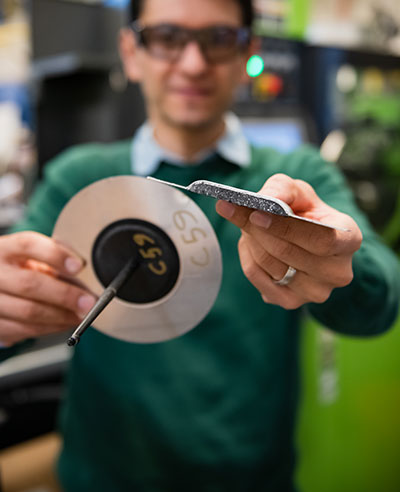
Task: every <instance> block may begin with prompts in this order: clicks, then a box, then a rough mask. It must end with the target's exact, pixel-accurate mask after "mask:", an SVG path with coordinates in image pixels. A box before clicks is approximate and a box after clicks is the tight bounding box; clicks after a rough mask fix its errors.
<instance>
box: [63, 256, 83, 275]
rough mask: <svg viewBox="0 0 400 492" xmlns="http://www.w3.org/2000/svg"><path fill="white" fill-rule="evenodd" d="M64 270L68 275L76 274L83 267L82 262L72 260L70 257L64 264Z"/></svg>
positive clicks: (75, 259) (76, 259)
mask: <svg viewBox="0 0 400 492" xmlns="http://www.w3.org/2000/svg"><path fill="white" fill-rule="evenodd" d="M64 266H65V269H66V270H67V272H68V273H72V274H74V273H78V272H79V270H80V269H81V268H82V267H83V262H82V261H81V260H79V259H78V258H73V257H72V256H70V257H69V258H67V259H66V260H65V262H64Z"/></svg>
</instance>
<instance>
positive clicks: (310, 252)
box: [216, 174, 362, 309]
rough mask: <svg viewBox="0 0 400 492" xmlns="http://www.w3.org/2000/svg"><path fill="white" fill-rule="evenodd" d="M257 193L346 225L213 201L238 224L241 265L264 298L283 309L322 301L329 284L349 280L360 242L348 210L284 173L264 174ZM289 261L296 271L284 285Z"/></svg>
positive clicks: (299, 211)
mask: <svg viewBox="0 0 400 492" xmlns="http://www.w3.org/2000/svg"><path fill="white" fill-rule="evenodd" d="M259 193H260V194H262V195H267V196H272V197H275V198H279V199H280V200H282V201H284V202H286V203H287V204H288V205H290V207H291V208H292V210H293V211H294V213H295V214H296V215H301V216H303V217H307V218H310V219H314V220H317V221H321V222H324V223H326V224H330V225H333V226H337V227H340V228H342V229H345V231H342V230H340V231H339V230H336V229H331V228H327V227H322V226H319V225H316V224H312V223H307V222H303V221H299V220H296V219H293V218H287V217H280V216H277V215H272V214H268V213H266V212H261V211H254V210H251V209H248V208H245V207H239V206H237V205H233V204H231V203H228V202H224V201H218V203H217V206H216V210H217V212H218V213H219V214H220V215H221V216H222V217H224V218H225V219H228V220H229V221H230V222H232V223H233V224H235V225H236V226H237V227H239V228H240V229H241V230H242V236H241V238H240V240H239V245H238V248H239V256H240V262H241V266H242V269H243V272H244V274H245V276H246V277H247V278H248V280H249V281H250V282H251V283H252V284H253V285H254V286H255V287H256V288H257V289H258V290H259V292H260V293H261V296H262V298H263V300H264V301H265V302H268V303H270V304H276V305H278V306H281V307H283V308H285V309H297V308H299V307H300V306H302V305H303V304H306V303H309V302H315V303H323V302H325V301H326V300H327V299H328V298H329V296H330V294H331V292H332V290H333V289H334V288H336V287H344V286H346V285H348V284H349V283H350V282H351V281H352V279H353V269H352V258H353V255H354V253H355V252H356V251H357V250H358V249H359V248H360V246H361V241H362V234H361V231H360V229H359V228H358V226H357V224H356V223H355V221H354V220H353V219H352V218H351V217H350V216H348V215H346V214H343V213H341V212H339V211H337V210H335V209H333V208H332V207H330V206H328V205H327V204H326V203H324V202H323V201H322V200H321V199H320V198H319V197H318V196H317V194H316V193H315V191H314V190H313V188H312V187H311V186H310V185H309V184H308V183H306V182H304V181H301V180H297V179H292V178H290V177H289V176H286V175H284V174H276V175H274V176H272V177H271V178H270V179H268V180H267V181H266V182H265V184H264V186H263V187H262V189H261V190H260V192H259ZM289 267H292V269H293V268H294V269H296V273H295V275H294V276H293V277H292V279H291V280H290V281H289V283H288V284H287V285H278V284H277V283H276V282H277V281H279V280H281V279H282V278H283V277H285V275H286V274H287V272H288V268H289ZM291 271H293V270H291Z"/></svg>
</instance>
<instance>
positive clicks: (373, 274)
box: [301, 149, 400, 336]
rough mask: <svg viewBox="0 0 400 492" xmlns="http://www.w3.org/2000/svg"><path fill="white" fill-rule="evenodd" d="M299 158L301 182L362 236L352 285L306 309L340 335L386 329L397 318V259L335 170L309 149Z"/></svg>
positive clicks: (399, 285) (399, 296)
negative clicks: (344, 216)
mask: <svg viewBox="0 0 400 492" xmlns="http://www.w3.org/2000/svg"><path fill="white" fill-rule="evenodd" d="M302 159H303V162H302V164H301V165H302V166H303V171H305V176H306V178H305V180H306V181H308V182H309V183H310V184H311V185H312V186H313V187H314V189H315V190H316V192H317V194H318V195H319V197H320V198H321V199H322V200H324V201H325V202H326V203H327V204H329V205H331V206H332V207H334V208H335V209H337V210H339V211H341V212H344V213H346V214H348V215H350V216H351V217H352V218H353V219H354V220H355V221H356V223H357V224H358V226H359V227H360V229H361V232H362V234H363V241H362V245H361V248H360V249H359V250H358V251H357V252H356V253H355V255H354V257H353V272H354V279H353V281H352V282H351V283H350V284H349V285H348V286H346V287H343V288H336V289H334V290H333V292H332V294H331V296H330V298H329V299H328V300H327V301H326V302H325V303H323V304H310V305H309V306H308V309H309V312H310V313H311V314H312V315H313V316H314V317H315V318H316V319H317V320H318V321H319V322H321V323H322V324H324V325H325V326H327V327H329V328H331V329H332V330H335V331H337V332H340V333H343V334H348V335H354V336H358V335H364V336H365V335H373V334H378V333H382V332H384V331H385V330H387V329H388V328H390V326H391V325H392V324H393V322H394V321H395V319H396V316H397V313H398V307H399V301H400V267H399V261H398V258H397V257H396V256H395V254H394V253H393V252H392V251H391V250H390V249H389V248H388V247H387V246H385V245H384V244H383V242H382V241H381V240H380V238H379V237H378V235H377V234H376V233H375V232H374V230H373V229H372V227H371V225H370V224H369V221H368V220H367V218H366V217H365V215H364V214H363V213H362V212H361V211H360V210H359V209H358V207H357V206H356V204H355V201H354V198H353V194H352V192H351V191H350V189H349V186H348V185H347V183H346V180H345V178H344V176H343V175H342V173H341V172H340V171H339V170H338V169H337V167H336V166H335V165H333V164H330V163H326V162H325V161H323V160H322V159H321V158H320V156H319V154H318V153H315V152H314V151H311V150H310V149H306V150H304V154H303V157H302ZM303 179H304V177H303Z"/></svg>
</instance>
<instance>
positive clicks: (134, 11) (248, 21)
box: [129, 0, 254, 27]
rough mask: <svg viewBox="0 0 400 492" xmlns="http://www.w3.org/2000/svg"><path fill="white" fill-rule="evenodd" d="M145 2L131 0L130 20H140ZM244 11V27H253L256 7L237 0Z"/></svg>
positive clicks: (248, 2) (248, 0)
mask: <svg viewBox="0 0 400 492" xmlns="http://www.w3.org/2000/svg"><path fill="white" fill-rule="evenodd" d="M144 2H145V0H131V5H130V12H129V13H130V20H131V21H135V20H137V19H138V18H139V16H140V14H141V12H142V9H143V5H144ZM236 2H238V3H239V5H240V8H241V10H242V17H243V25H244V26H246V27H251V25H252V23H253V19H254V7H253V1H252V0H236Z"/></svg>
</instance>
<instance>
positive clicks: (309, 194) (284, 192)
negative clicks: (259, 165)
mask: <svg viewBox="0 0 400 492" xmlns="http://www.w3.org/2000/svg"><path fill="white" fill-rule="evenodd" d="M259 193H260V194H261V195H266V196H271V197H273V198H279V200H282V201H283V202H285V203H287V204H288V205H289V206H290V207H291V209H292V210H293V211H294V212H295V213H297V214H298V213H302V212H307V211H309V210H310V209H312V208H315V206H316V205H317V204H318V203H319V202H320V201H321V200H320V199H319V197H318V196H317V194H316V193H315V191H314V189H313V188H312V186H311V185H309V184H308V183H306V182H305V181H302V180H300V179H293V178H291V177H290V176H287V175H286V174H274V175H273V176H271V177H270V178H269V179H268V180H267V181H266V182H265V183H264V186H263V187H262V188H261V190H260V191H259Z"/></svg>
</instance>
